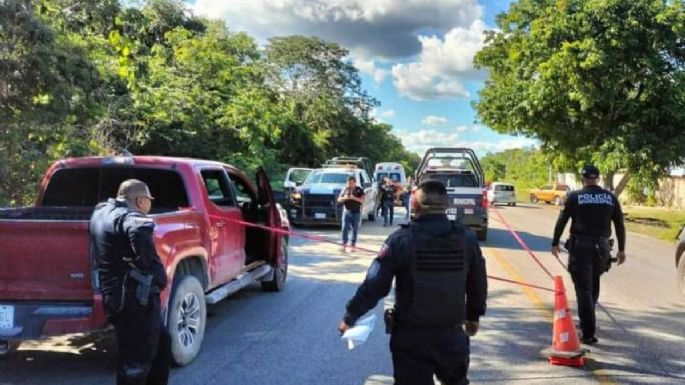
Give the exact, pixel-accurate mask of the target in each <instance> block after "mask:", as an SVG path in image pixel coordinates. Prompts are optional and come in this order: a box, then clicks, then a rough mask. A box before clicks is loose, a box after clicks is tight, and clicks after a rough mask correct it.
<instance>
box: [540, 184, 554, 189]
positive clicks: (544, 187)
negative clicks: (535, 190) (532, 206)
mask: <svg viewBox="0 0 685 385" xmlns="http://www.w3.org/2000/svg"><path fill="white" fill-rule="evenodd" d="M551 189H552V186H551V185H546V186H542V188H541V189H540V190H551Z"/></svg>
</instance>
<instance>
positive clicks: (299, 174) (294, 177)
mask: <svg viewBox="0 0 685 385" xmlns="http://www.w3.org/2000/svg"><path fill="white" fill-rule="evenodd" d="M310 173H311V171H310V170H293V172H291V173H290V178H289V179H290V181H291V182H295V183H296V184H302V183H303V182H304V181H305V180H306V179H307V177H308V176H309V174H310Z"/></svg>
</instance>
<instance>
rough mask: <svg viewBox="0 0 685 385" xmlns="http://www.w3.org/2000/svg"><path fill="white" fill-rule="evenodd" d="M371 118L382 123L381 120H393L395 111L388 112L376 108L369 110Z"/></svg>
mask: <svg viewBox="0 0 685 385" xmlns="http://www.w3.org/2000/svg"><path fill="white" fill-rule="evenodd" d="M370 115H371V117H372V118H375V119H376V120H378V121H381V122H382V121H383V118H394V117H395V110H393V109H390V110H379V109H377V108H374V109H372V110H371V113H370Z"/></svg>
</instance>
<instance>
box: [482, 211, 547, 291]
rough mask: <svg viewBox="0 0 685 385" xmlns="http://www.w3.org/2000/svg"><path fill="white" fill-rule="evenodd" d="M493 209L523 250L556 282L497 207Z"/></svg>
mask: <svg viewBox="0 0 685 385" xmlns="http://www.w3.org/2000/svg"><path fill="white" fill-rule="evenodd" d="M492 209H493V210H494V211H495V214H497V216H498V217H499V219H500V220H499V222H500V223H502V224H503V225H504V227H506V228H507V230H508V231H509V233H510V234H511V235H512V236H513V237H514V239H516V241H517V242H518V243H519V245H521V247H523V249H524V250H525V251H526V252H527V253H528V255H530V256H531V258H533V260H534V261H535V262H536V263H537V264H538V266H540V268H542V270H544V271H545V273H547V275H548V276H549V278H550V279H551V280H554V275H553V274H552V273H551V272H550V271H549V270H547V268H546V267H545V265H543V264H542V262H540V260H539V259H538V257H537V256H536V255H535V253H533V250H531V249H530V247H528V245H527V244H526V242H524V241H523V239H521V237H520V236H519V235H518V233H517V232H516V231H514V229H513V228H512V227H511V226H509V223H508V222H507V220H506V219H504V217H503V216H502V214H500V212H499V210H498V209H497V208H496V207H495V206H492Z"/></svg>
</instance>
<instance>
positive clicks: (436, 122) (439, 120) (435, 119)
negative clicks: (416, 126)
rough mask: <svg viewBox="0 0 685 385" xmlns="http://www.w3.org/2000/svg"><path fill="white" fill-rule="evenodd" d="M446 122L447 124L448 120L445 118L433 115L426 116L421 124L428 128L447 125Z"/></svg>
mask: <svg viewBox="0 0 685 385" xmlns="http://www.w3.org/2000/svg"><path fill="white" fill-rule="evenodd" d="M447 122H449V120H448V119H447V118H446V117H444V116H435V115H428V116H426V117H425V118H423V120H422V121H421V123H423V124H427V125H429V126H440V125H443V124H447Z"/></svg>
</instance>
